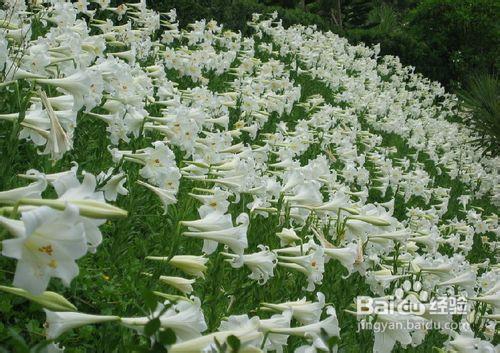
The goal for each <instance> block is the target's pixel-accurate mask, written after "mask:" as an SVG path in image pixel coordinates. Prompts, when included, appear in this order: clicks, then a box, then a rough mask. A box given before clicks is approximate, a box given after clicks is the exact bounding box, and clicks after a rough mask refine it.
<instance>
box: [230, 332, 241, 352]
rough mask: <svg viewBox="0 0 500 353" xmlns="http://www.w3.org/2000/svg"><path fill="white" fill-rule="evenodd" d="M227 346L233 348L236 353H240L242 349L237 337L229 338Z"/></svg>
mask: <svg viewBox="0 0 500 353" xmlns="http://www.w3.org/2000/svg"><path fill="white" fill-rule="evenodd" d="M227 344H228V345H229V347H231V348H232V350H233V351H234V352H238V350H239V349H240V347H241V342H240V339H239V338H238V337H236V336H235V335H231V336H229V337H228V338H227Z"/></svg>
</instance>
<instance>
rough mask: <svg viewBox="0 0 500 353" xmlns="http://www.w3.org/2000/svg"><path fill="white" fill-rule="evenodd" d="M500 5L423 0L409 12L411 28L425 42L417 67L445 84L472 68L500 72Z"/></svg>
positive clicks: (471, 0) (485, 0)
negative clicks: (499, 70) (421, 57)
mask: <svg viewBox="0 0 500 353" xmlns="http://www.w3.org/2000/svg"><path fill="white" fill-rule="evenodd" d="M498 13H500V4H499V2H498V1H496V0H423V1H421V2H420V3H419V4H418V6H417V7H416V8H415V9H414V10H412V11H410V14H409V29H410V31H411V34H412V35H413V36H415V38H416V39H417V40H418V41H420V42H422V43H423V44H424V52H425V57H424V61H419V62H416V63H415V66H417V68H418V69H419V70H420V71H421V72H422V73H423V74H424V75H426V76H428V77H430V78H432V79H435V80H438V81H441V82H443V83H453V81H462V82H463V81H464V80H465V78H466V77H467V75H468V74H469V73H470V72H473V71H485V72H498V68H499V61H498V58H499V57H500V25H499V21H498Z"/></svg>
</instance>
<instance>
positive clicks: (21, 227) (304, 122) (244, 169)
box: [0, 0, 500, 353]
mask: <svg viewBox="0 0 500 353" xmlns="http://www.w3.org/2000/svg"><path fill="white" fill-rule="evenodd" d="M249 25H250V26H251V28H252V29H253V33H252V34H251V35H250V36H248V37H244V36H242V35H241V33H235V32H232V31H230V30H227V29H226V28H224V26H223V24H218V23H216V22H214V21H210V20H209V19H207V20H203V21H198V22H195V23H192V24H190V25H189V26H187V27H186V28H180V26H179V24H178V21H177V15H176V11H175V9H172V10H171V11H170V12H168V13H157V12H155V11H153V10H151V9H148V7H147V6H146V4H145V1H141V2H138V3H126V4H122V5H119V6H116V7H113V5H111V4H110V2H109V0H92V1H87V0H78V1H77V2H73V3H72V2H67V1H63V0H51V1H40V0H33V1H26V2H24V1H21V0H4V1H3V2H1V4H0V241H1V245H0V249H1V256H0V293H1V294H0V352H22V353H24V352H46V353H56V352H75V353H81V352H172V353H174V352H185V353H190V352H193V353H194V352H241V353H243V352H249V353H250V352H273V351H275V352H278V353H280V352H298V353H314V352H353V353H354V352H378V353H388V352H422V353H428V352H436V353H472V352H477V353H494V352H500V349H499V347H498V345H499V343H500V341H499V332H498V326H497V323H498V321H499V320H500V281H499V279H500V267H499V266H498V263H497V260H498V255H499V253H498V236H499V235H500V228H499V220H498V218H499V212H498V210H499V206H500V158H499V157H496V158H493V157H490V156H488V155H486V154H485V153H483V151H482V150H481V149H475V148H473V147H471V145H470V143H469V142H470V141H471V140H474V139H475V138H477V136H475V135H474V133H473V132H472V130H470V129H469V128H468V127H467V126H464V125H462V124H461V123H460V121H462V120H463V119H462V118H463V117H464V116H466V115H467V114H469V113H468V112H467V111H466V110H463V109H461V106H460V102H459V100H458V99H457V97H456V96H454V95H452V94H449V93H447V92H446V91H445V90H444V88H443V87H442V86H441V85H440V84H439V83H437V82H432V81H430V80H428V79H426V78H424V77H423V76H422V75H420V74H417V73H415V72H414V70H413V68H412V67H405V66H402V65H401V63H400V62H399V60H398V58H396V57H390V56H385V57H383V56H380V55H379V52H380V48H379V47H378V46H375V47H366V46H364V45H357V46H354V45H351V44H349V43H348V41H347V40H346V39H343V38H341V37H339V36H338V35H336V34H333V33H331V32H321V31H318V30H317V29H316V28H314V27H304V26H300V25H295V26H292V27H289V28H284V27H283V26H282V23H281V21H280V19H279V18H277V16H276V14H272V15H259V14H254V15H253V18H252V21H251V22H250V23H249Z"/></svg>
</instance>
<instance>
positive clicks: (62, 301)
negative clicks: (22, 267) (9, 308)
mask: <svg viewBox="0 0 500 353" xmlns="http://www.w3.org/2000/svg"><path fill="white" fill-rule="evenodd" d="M0 290H1V291H4V292H6V293H10V294H14V295H17V296H20V297H23V298H26V299H28V300H31V301H32V302H35V303H38V304H40V305H41V306H43V307H44V308H46V309H49V310H54V311H77V308H76V306H74V305H73V304H71V303H70V302H69V301H68V300H67V299H66V298H64V297H63V296H62V295H60V294H58V293H55V292H50V291H46V292H43V293H42V294H40V295H33V294H31V293H30V292H28V291H26V290H24V289H21V288H16V287H7V286H0Z"/></svg>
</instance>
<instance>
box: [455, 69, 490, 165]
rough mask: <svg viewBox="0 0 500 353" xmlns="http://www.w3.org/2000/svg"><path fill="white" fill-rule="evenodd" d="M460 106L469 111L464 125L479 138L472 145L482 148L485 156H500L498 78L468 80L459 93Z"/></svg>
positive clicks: (476, 76)
mask: <svg viewBox="0 0 500 353" xmlns="http://www.w3.org/2000/svg"><path fill="white" fill-rule="evenodd" d="M459 97H460V98H461V100H462V106H463V107H464V108H465V109H466V110H468V111H470V113H471V114H470V115H469V117H468V118H466V119H465V121H464V123H466V124H467V125H469V127H470V128H472V129H473V130H474V131H475V132H476V133H478V135H479V138H478V139H476V140H474V141H472V143H473V144H475V145H477V146H480V147H483V148H484V149H485V154H491V155H494V156H497V155H500V82H499V80H498V76H493V75H488V74H479V75H474V76H472V78H471V79H470V80H469V84H468V87H467V89H466V90H462V91H460V93H459Z"/></svg>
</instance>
